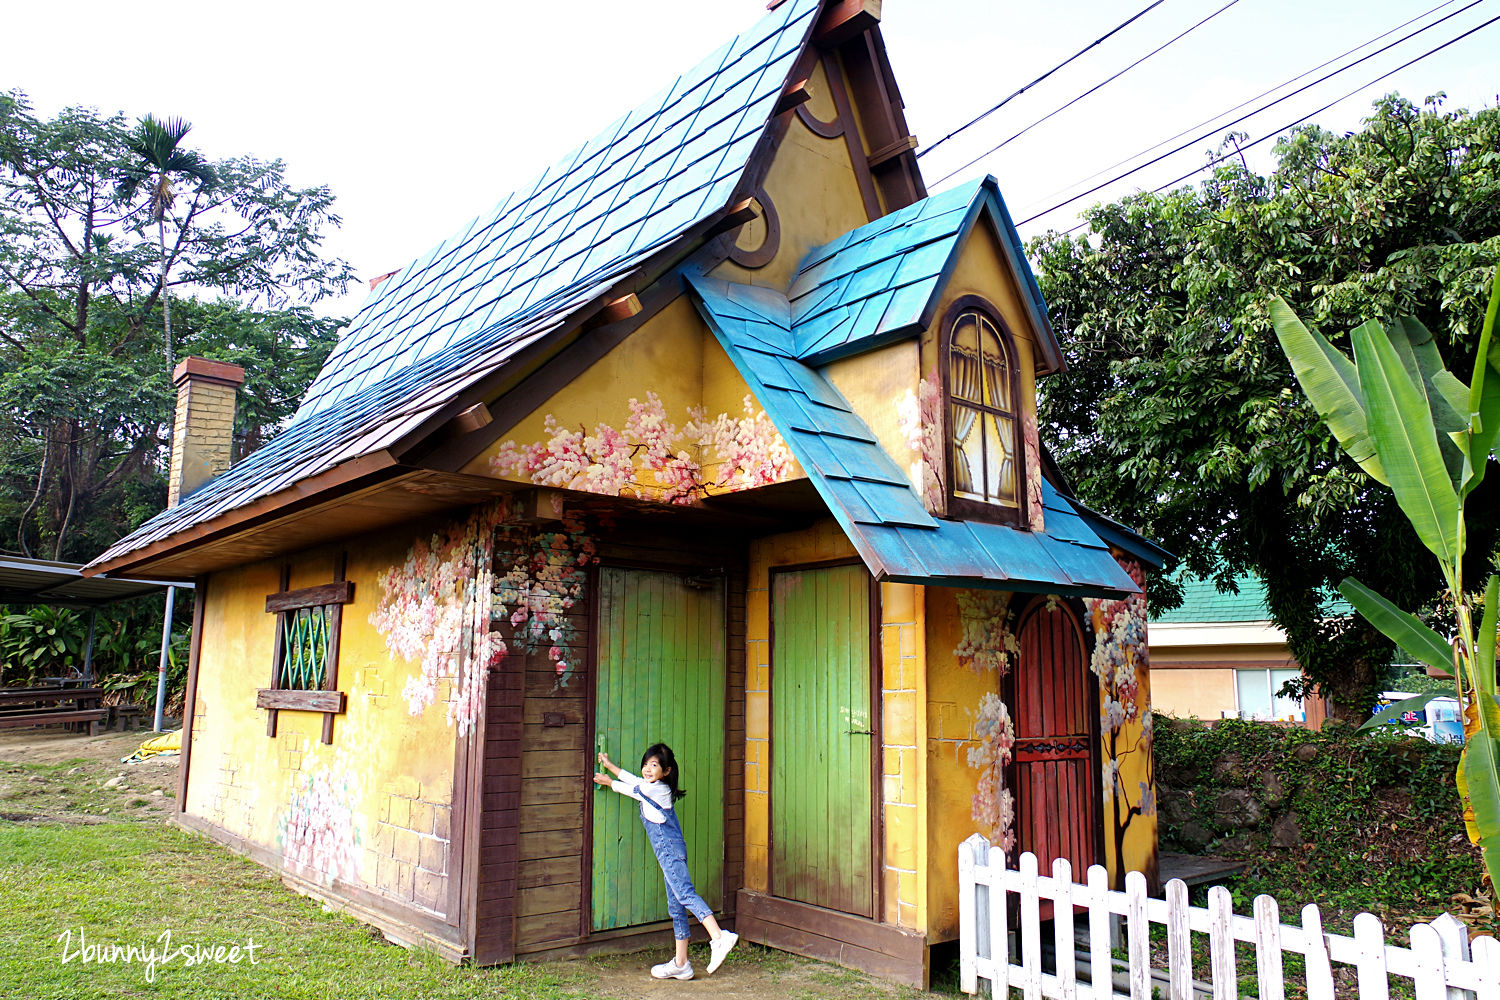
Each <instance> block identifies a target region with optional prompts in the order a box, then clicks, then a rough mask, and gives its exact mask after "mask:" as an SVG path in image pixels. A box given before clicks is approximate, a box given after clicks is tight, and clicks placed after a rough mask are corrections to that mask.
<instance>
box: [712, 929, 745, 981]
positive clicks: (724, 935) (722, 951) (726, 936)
mask: <svg viewBox="0 0 1500 1000" xmlns="http://www.w3.org/2000/svg"><path fill="white" fill-rule="evenodd" d="M739 940H740V936H739V935H738V934H736V933H735V932H734V931H720V932H719V937H718V940H716V941H710V942H708V970H707V971H708V974H709V975H712V974H713V971H714V970H715V969H717V968H718V967H719V966H721V965H723V964H724V958H725V956H727V955H728V954H729V953H730V952H731V951H733V950H734V946H735V945H736V944H738V943H739Z"/></svg>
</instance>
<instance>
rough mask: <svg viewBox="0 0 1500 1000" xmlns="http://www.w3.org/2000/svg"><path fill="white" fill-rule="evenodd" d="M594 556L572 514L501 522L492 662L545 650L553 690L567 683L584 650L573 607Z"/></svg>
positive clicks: (590, 543)
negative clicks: (543, 521)
mask: <svg viewBox="0 0 1500 1000" xmlns="http://www.w3.org/2000/svg"><path fill="white" fill-rule="evenodd" d="M598 561H599V556H598V550H597V548H596V547H595V544H594V539H593V537H592V536H591V535H590V534H589V533H588V532H587V531H586V530H585V527H584V523H583V521H582V519H580V518H578V517H577V516H575V515H571V514H565V515H564V516H563V518H562V520H561V521H559V522H556V524H555V525H551V526H548V527H543V528H534V527H531V526H529V525H518V524H504V525H501V526H500V528H499V529H498V531H497V532H496V536H495V582H494V590H493V593H492V594H491V598H490V614H489V618H490V621H491V622H493V623H495V624H494V626H492V627H493V628H495V629H496V631H493V632H491V633H490V634H491V635H492V636H495V637H496V642H497V643H498V652H497V653H496V654H495V655H496V658H497V660H496V662H498V659H499V658H503V657H505V656H506V655H507V654H520V655H526V654H533V653H540V652H542V651H544V650H545V652H546V656H547V660H548V662H549V663H551V665H552V670H553V673H554V674H555V675H556V678H557V679H556V682H555V684H554V690H555V689H558V688H565V687H567V686H568V682H569V681H570V680H572V678H573V671H574V669H575V668H576V667H577V665H578V658H579V657H581V656H583V653H584V650H583V648H582V644H581V642H580V641H579V638H578V635H577V628H576V626H574V624H573V622H574V620H575V617H574V614H573V609H574V607H575V606H576V605H577V604H578V603H579V602H581V601H583V600H584V599H585V597H586V596H587V595H586V589H587V586H588V570H589V567H590V566H592V565H594V564H595V563H597V562H598ZM502 635H506V636H508V638H506V639H503V640H502V639H501V638H500V636H502Z"/></svg>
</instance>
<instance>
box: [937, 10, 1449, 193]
mask: <svg viewBox="0 0 1500 1000" xmlns="http://www.w3.org/2000/svg"><path fill="white" fill-rule="evenodd" d="M1459 2H1460V0H1443V2H1442V3H1440V4H1438V5H1437V6H1436V7H1433V8H1431V9H1429V10H1426V11H1424V12H1423V13H1421V14H1418V15H1417V16H1416V17H1413V18H1411V19H1410V20H1407V21H1403V22H1402V23H1400V24H1398V25H1396V26H1395V27H1394V28H1389V29H1387V30H1386V31H1382V32H1381V33H1380V34H1378V35H1376V36H1375V37H1374V38H1369V39H1366V40H1365V41H1363V42H1360V43H1359V44H1358V45H1355V46H1354V47H1352V48H1348V49H1345V50H1344V51H1343V52H1340V53H1339V54H1338V55H1336V56H1334V57H1333V58H1332V59H1326V60H1324V61H1323V62H1320V63H1318V65H1316V66H1314V67H1312V68H1311V69H1306V70H1303V71H1302V72H1301V73H1298V74H1297V75H1296V76H1294V77H1292V78H1291V79H1289V80H1283V81H1281V82H1280V83H1278V84H1276V85H1275V86H1274V87H1269V88H1267V89H1265V90H1262V91H1261V92H1260V93H1258V94H1256V95H1255V96H1254V97H1249V98H1246V99H1245V100H1243V101H1241V102H1240V103H1238V104H1236V105H1235V106H1234V107H1232V108H1230V109H1228V110H1227V111H1220V112H1219V113H1218V114H1216V115H1211V116H1210V117H1208V118H1205V119H1203V121H1201V122H1198V123H1197V124H1196V125H1189V126H1188V127H1187V128H1185V129H1183V130H1182V131H1181V132H1177V133H1175V134H1173V135H1169V136H1167V137H1166V138H1165V139H1163V140H1161V141H1160V142H1158V143H1157V144H1156V145H1154V146H1148V147H1146V148H1145V149H1142V150H1140V151H1139V152H1135V153H1131V154H1130V155H1129V156H1127V157H1125V158H1124V159H1122V160H1116V161H1115V162H1114V163H1111V164H1110V165H1109V166H1107V167H1101V168H1100V169H1099V170H1096V171H1094V172H1093V173H1092V174H1089V175H1088V176H1087V177H1084V178H1082V179H1081V180H1077V181H1074V182H1073V183H1072V184H1068V185H1065V186H1063V187H1060V188H1057V189H1055V190H1053V191H1050V192H1048V193H1047V194H1046V195H1043V196H1042V197H1041V198H1038V199H1036V201H1034V202H1032V204H1033V205H1034V204H1036V203H1037V202H1044V201H1048V200H1050V199H1052V198H1055V197H1056V196H1057V195H1060V194H1064V193H1066V192H1068V191H1071V190H1073V189H1074V188H1078V187H1082V186H1083V185H1085V184H1087V183H1088V182H1089V181H1091V180H1093V179H1094V178H1095V177H1101V176H1103V175H1104V174H1107V173H1109V172H1110V171H1111V170H1114V169H1116V168H1117V167H1122V166H1124V165H1125V164H1127V163H1129V162H1130V161H1132V160H1138V159H1140V158H1141V157H1143V156H1145V155H1146V154H1147V153H1153V152H1155V151H1156V150H1158V149H1160V148H1161V147H1163V146H1165V145H1166V144H1167V143H1169V142H1173V141H1175V140H1177V139H1181V138H1182V137H1183V136H1185V135H1187V134H1188V133H1189V132H1194V131H1197V130H1198V129H1200V128H1202V127H1203V126H1205V125H1208V124H1210V123H1212V122H1215V121H1218V120H1219V119H1220V118H1223V117H1225V116H1226V115H1232V114H1234V113H1235V112H1236V111H1238V110H1239V109H1240V108H1243V107H1245V106H1246V105H1250V104H1254V103H1255V102H1256V101H1258V100H1260V99H1261V98H1262V97H1266V96H1268V95H1270V94H1274V93H1276V91H1278V90H1280V89H1281V88H1283V87H1290V86H1291V85H1292V84H1294V83H1296V82H1297V81H1298V80H1301V79H1302V78H1303V77H1306V76H1311V75H1312V74H1314V73H1316V72H1317V71H1318V70H1320V69H1322V68H1323V67H1325V66H1331V65H1333V64H1334V63H1336V62H1338V61H1339V60H1340V59H1343V58H1344V57H1345V56H1350V55H1353V54H1354V53H1356V52H1358V51H1359V50H1360V49H1363V48H1365V47H1367V46H1370V45H1374V44H1375V43H1376V42H1378V41H1380V40H1381V39H1382V38H1386V37H1388V36H1390V35H1394V34H1395V33H1396V32H1398V31H1400V30H1401V29H1402V28H1405V27H1408V26H1410V25H1413V24H1416V23H1417V22H1418V21H1420V20H1422V18H1424V17H1427V16H1428V15H1431V14H1436V13H1437V12H1438V11H1440V10H1442V9H1443V8H1444V7H1451V6H1453V5H1454V4H1456V3H1459ZM944 179H945V180H946V179H947V178H944ZM932 186H933V187H936V186H937V185H936V184H934V185H932Z"/></svg>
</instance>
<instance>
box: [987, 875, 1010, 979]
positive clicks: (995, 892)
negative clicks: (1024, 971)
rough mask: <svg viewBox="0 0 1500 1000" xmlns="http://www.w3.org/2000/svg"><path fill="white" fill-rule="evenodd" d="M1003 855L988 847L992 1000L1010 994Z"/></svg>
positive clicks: (1007, 909) (1008, 936)
mask: <svg viewBox="0 0 1500 1000" xmlns="http://www.w3.org/2000/svg"><path fill="white" fill-rule="evenodd" d="M1005 861H1006V858H1005V852H1004V851H1002V850H1000V849H999V848H996V847H991V848H990V887H989V907H988V909H989V921H990V934H989V938H990V949H989V950H990V963H991V965H990V968H991V969H992V970H993V973H992V974H991V976H990V994H991V995H992V996H996V997H1007V996H1009V995H1010V923H1009V921H1010V896H1009V895H1007V893H1006V885H1005V883H1006V878H1007V869H1006V865H1005Z"/></svg>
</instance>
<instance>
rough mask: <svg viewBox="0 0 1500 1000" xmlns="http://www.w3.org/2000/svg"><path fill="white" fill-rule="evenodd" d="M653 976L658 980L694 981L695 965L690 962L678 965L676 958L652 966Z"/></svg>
mask: <svg viewBox="0 0 1500 1000" xmlns="http://www.w3.org/2000/svg"><path fill="white" fill-rule="evenodd" d="M651 975H652V976H653V977H655V978H657V979H692V978H693V963H692V962H688V963H686V964H684V965H678V964H677V960H676V959H675V958H674V959H673V960H672V961H670V962H663V963H661V964H660V965H653V966H651Z"/></svg>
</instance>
